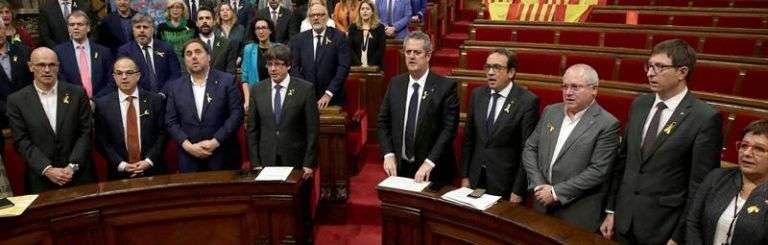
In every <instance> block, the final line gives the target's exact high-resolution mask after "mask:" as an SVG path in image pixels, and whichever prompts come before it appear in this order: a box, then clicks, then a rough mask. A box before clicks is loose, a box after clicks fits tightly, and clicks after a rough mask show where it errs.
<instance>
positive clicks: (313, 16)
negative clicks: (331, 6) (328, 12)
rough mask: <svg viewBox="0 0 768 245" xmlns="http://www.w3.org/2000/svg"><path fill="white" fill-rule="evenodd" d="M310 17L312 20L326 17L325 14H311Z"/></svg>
mask: <svg viewBox="0 0 768 245" xmlns="http://www.w3.org/2000/svg"><path fill="white" fill-rule="evenodd" d="M309 17H310V18H321V17H325V14H310V15H309Z"/></svg>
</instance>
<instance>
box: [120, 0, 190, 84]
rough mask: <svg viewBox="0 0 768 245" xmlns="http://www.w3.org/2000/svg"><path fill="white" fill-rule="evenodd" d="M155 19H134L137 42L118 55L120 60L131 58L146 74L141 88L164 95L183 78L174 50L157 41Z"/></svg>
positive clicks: (145, 15)
mask: <svg viewBox="0 0 768 245" xmlns="http://www.w3.org/2000/svg"><path fill="white" fill-rule="evenodd" d="M154 23H155V22H154V20H153V19H152V16H149V15H148V14H144V13H138V14H136V15H134V16H133V18H132V19H131V25H132V29H133V39H134V42H129V43H126V44H124V45H123V46H122V47H120V49H118V51H117V56H118V57H119V56H128V57H131V59H133V60H135V61H137V62H138V65H139V70H140V71H142V72H143V73H144V74H143V76H141V80H140V81H139V87H141V88H142V89H144V90H147V91H150V92H155V93H161V94H164V93H163V92H162V90H163V88H164V87H165V84H166V83H167V82H168V81H172V80H174V79H177V78H179V77H180V76H181V66H180V65H179V60H178V59H176V53H174V52H173V47H172V46H171V45H170V44H168V43H166V42H163V41H161V40H158V39H155V38H154V36H155V24H154Z"/></svg>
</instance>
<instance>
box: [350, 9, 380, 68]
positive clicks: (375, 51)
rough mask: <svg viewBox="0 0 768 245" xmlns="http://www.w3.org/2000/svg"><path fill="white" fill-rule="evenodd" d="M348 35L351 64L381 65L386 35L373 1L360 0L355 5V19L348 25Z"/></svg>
mask: <svg viewBox="0 0 768 245" xmlns="http://www.w3.org/2000/svg"><path fill="white" fill-rule="evenodd" d="M348 36H349V47H350V48H351V49H352V53H351V54H352V55H351V56H352V65H353V66H379V67H381V66H382V65H383V62H382V60H383V59H384V49H385V48H386V45H387V44H386V36H385V35H384V25H382V24H381V23H380V22H379V15H378V14H377V13H376V5H374V4H373V2H371V1H370V0H363V1H362V2H360V4H359V6H358V7H357V19H356V20H355V22H354V23H352V25H350V26H349V35H348Z"/></svg>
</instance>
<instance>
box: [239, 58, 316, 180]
mask: <svg viewBox="0 0 768 245" xmlns="http://www.w3.org/2000/svg"><path fill="white" fill-rule="evenodd" d="M263 57H265V58H266V59H267V69H268V70H269V78H267V79H264V80H262V81H261V82H259V83H258V84H256V85H255V86H253V87H251V92H250V96H251V99H250V102H251V105H250V106H249V107H248V114H247V115H248V117H247V118H246V124H245V125H246V130H247V137H248V153H249V154H250V157H251V166H252V167H262V166H274V165H276V166H294V167H297V168H303V169H304V178H309V177H310V176H312V169H313V168H314V166H315V163H316V156H315V152H316V151H317V136H318V131H319V129H320V116H319V112H318V109H317V99H316V98H315V89H314V87H313V86H312V83H310V82H307V81H304V80H301V79H299V78H293V77H291V76H290V75H288V70H290V69H291V62H292V61H293V59H292V57H291V50H290V49H289V48H288V46H285V45H284V44H275V45H274V46H272V48H270V49H269V50H268V51H267V52H266V53H265V54H264V56H263Z"/></svg>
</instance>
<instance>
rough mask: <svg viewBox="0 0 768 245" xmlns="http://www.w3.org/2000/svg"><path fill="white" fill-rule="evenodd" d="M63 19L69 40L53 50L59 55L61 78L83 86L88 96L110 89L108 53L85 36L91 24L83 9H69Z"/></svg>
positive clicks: (112, 88) (100, 93) (110, 55)
mask: <svg viewBox="0 0 768 245" xmlns="http://www.w3.org/2000/svg"><path fill="white" fill-rule="evenodd" d="M67 22H68V24H67V27H68V28H69V35H70V36H71V37H72V40H71V41H67V42H64V43H61V44H59V45H57V46H56V47H55V48H54V49H53V50H54V51H56V53H57V54H58V55H59V63H60V64H61V78H62V79H64V81H67V82H70V83H72V84H76V85H80V86H82V87H83V88H85V93H86V94H87V95H88V97H89V98H91V99H94V98H96V97H98V96H100V95H103V94H106V93H109V92H112V91H113V90H114V80H112V76H110V73H111V71H110V70H111V69H112V63H113V62H114V59H113V58H112V52H111V51H110V50H109V49H108V48H107V47H104V46H101V45H99V44H96V43H95V42H93V41H91V40H90V39H89V38H88V33H90V31H91V25H90V21H89V20H88V16H87V15H85V13H83V11H80V10H75V11H73V12H72V14H70V15H69V17H68V18H67Z"/></svg>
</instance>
